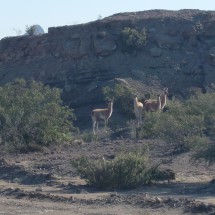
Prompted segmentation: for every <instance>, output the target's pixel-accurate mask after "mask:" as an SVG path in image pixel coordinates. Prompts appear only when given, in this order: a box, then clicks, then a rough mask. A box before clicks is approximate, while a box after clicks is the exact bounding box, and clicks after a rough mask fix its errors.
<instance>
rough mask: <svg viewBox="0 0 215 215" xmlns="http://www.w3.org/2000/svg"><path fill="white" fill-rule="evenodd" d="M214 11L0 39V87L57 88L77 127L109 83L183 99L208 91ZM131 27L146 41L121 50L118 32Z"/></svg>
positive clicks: (118, 18)
mask: <svg viewBox="0 0 215 215" xmlns="http://www.w3.org/2000/svg"><path fill="white" fill-rule="evenodd" d="M214 26H215V11H200V10H180V11H167V10H151V11H143V12H136V13H121V14H115V15H113V16H110V17H107V18H104V19H102V20H97V21H94V22H90V23H87V24H82V25H73V26H63V27H55V28H49V30H48V33H47V34H43V35H40V36H17V37H8V38H4V39H2V40H0V84H4V83H6V82H9V81H12V80H13V79H14V78H20V77H23V78H27V79H30V78H33V79H35V80H39V81H42V82H44V83H45V84H49V85H51V86H56V87H60V88H62V89H63V99H64V101H65V103H66V104H67V105H69V106H71V107H72V108H74V109H75V113H76V114H77V117H78V120H79V122H80V121H81V122H82V123H81V124H82V126H83V125H85V124H86V125H90V124H91V119H90V111H91V109H92V108H93V107H96V106H98V105H99V104H100V105H101V104H102V103H103V98H102V94H101V89H102V87H103V86H106V85H110V84H112V83H113V82H116V81H121V82H123V83H125V84H128V85H132V86H133V88H134V89H135V87H137V86H138V88H136V89H135V90H136V91H139V92H140V93H144V92H146V91H147V89H149V88H150V89H151V88H153V89H154V90H155V91H157V90H161V89H162V87H163V86H168V87H169V89H170V91H171V93H172V94H181V95H183V93H184V92H186V90H187V89H189V88H190V87H192V88H193V87H197V88H201V89H203V90H213V88H214V83H215V72H214V70H215V28H214ZM125 28H131V29H136V30H138V31H141V30H142V29H145V31H146V33H147V39H146V44H145V46H144V47H141V48H139V49H137V50H135V51H132V52H128V51H125V50H124V48H123V45H122V42H121V37H120V35H121V34H122V31H123V29H125Z"/></svg>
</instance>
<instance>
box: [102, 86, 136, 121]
mask: <svg viewBox="0 0 215 215" xmlns="http://www.w3.org/2000/svg"><path fill="white" fill-rule="evenodd" d="M103 95H104V97H105V98H106V99H107V100H108V99H110V98H114V107H115V108H116V109H119V110H120V112H121V113H122V114H124V115H126V116H127V117H131V116H133V94H132V91H131V89H129V88H126V87H124V86H123V85H122V84H116V85H115V86H114V87H113V88H111V87H108V86H106V87H104V88H103Z"/></svg>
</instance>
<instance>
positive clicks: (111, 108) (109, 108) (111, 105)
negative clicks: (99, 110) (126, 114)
mask: <svg viewBox="0 0 215 215" xmlns="http://www.w3.org/2000/svg"><path fill="white" fill-rule="evenodd" d="M112 112H113V102H111V103H109V105H108V116H109V117H110V116H111V114H112Z"/></svg>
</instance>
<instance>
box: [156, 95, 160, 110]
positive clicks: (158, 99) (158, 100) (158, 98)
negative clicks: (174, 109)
mask: <svg viewBox="0 0 215 215" xmlns="http://www.w3.org/2000/svg"><path fill="white" fill-rule="evenodd" d="M157 104H158V109H161V96H160V95H158V96H157Z"/></svg>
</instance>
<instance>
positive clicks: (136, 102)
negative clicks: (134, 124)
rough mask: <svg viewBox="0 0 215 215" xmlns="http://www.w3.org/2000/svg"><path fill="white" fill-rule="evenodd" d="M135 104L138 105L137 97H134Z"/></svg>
mask: <svg viewBox="0 0 215 215" xmlns="http://www.w3.org/2000/svg"><path fill="white" fill-rule="evenodd" d="M134 106H135V107H138V100H137V97H135V98H134Z"/></svg>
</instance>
